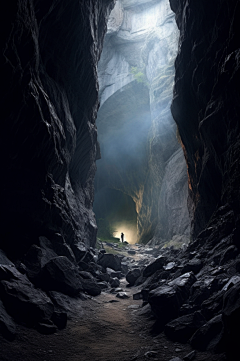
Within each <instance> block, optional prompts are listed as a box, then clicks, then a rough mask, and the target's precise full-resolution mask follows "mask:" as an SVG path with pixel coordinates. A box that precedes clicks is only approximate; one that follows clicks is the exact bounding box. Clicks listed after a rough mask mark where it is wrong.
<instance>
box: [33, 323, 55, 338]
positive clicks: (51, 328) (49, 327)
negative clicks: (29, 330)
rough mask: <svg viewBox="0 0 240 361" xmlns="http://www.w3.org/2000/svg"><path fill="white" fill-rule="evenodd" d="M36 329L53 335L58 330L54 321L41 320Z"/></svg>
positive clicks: (44, 333)
mask: <svg viewBox="0 0 240 361" xmlns="http://www.w3.org/2000/svg"><path fill="white" fill-rule="evenodd" d="M36 330H37V331H38V332H39V333H41V334H43V335H52V334H53V333H55V332H56V331H57V327H56V325H54V323H53V322H52V321H49V322H46V321H45V322H39V323H38V324H37V325H36Z"/></svg>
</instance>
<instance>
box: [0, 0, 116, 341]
mask: <svg viewBox="0 0 240 361" xmlns="http://www.w3.org/2000/svg"><path fill="white" fill-rule="evenodd" d="M114 3H115V1H114V0H98V1H95V0H86V1H78V0H72V1H70V2H66V1H63V0H54V1H49V2H46V1H39V0H13V1H11V2H10V3H6V4H3V3H1V5H0V13H1V17H2V18H1V42H0V47H1V58H0V67H1V94H2V96H1V100H0V101H1V111H2V113H1V135H0V157H1V166H2V172H1V179H0V192H1V193H0V197H1V218H0V298H1V300H2V302H3V305H4V307H5V309H6V311H5V309H4V308H3V307H2V306H1V314H0V328H1V331H2V332H3V334H4V335H5V336H6V337H8V335H10V336H11V335H12V336H13V334H14V327H13V326H12V324H11V321H10V320H11V318H10V316H12V317H13V318H14V320H16V321H17V322H21V323H24V324H25V325H29V326H34V327H37V329H38V330H39V331H41V332H43V333H52V332H55V330H56V326H54V324H53V323H52V321H51V320H50V319H51V317H52V318H53V320H54V319H55V322H56V325H57V326H59V327H63V325H64V324H66V314H65V315H64V316H63V315H58V316H57V315H56V314H54V312H55V311H56V310H55V311H54V305H53V303H52V302H51V300H50V299H49V297H48V296H47V295H46V293H45V292H43V291H42V290H41V289H38V288H35V286H37V287H39V286H41V287H42V288H44V287H45V288H47V289H48V290H49V289H50V290H51V289H55V290H61V291H63V292H65V293H67V294H71V295H73V294H74V295H75V294H76V293H77V292H78V291H79V289H80V287H79V285H81V283H80V277H79V276H78V274H77V273H78V269H77V262H79V261H80V260H81V261H82V263H84V262H85V264H86V268H87V269H88V264H87V263H89V262H91V261H92V260H93V254H92V251H91V250H90V246H94V245H95V242H96V233H97V226H96V222H95V217H94V214H93V211H92V203H93V193H94V188H93V179H94V175H95V169H96V165H95V160H96V158H98V157H99V146H98V142H97V129H96V125H95V119H96V114H97V110H98V105H99V104H98V103H99V101H98V79H97V63H98V60H99V57H100V53H101V50H102V44H103V38H104V35H105V32H106V30H107V18H108V15H109V14H110V11H111V10H112V8H113V6H114ZM1 249H3V250H4V252H5V253H6V254H7V256H8V257H9V258H10V260H11V261H13V263H12V262H11V261H10V260H9V259H8V258H7V257H6V256H5V253H3V252H2V250H1ZM14 264H15V265H16V267H17V268H15V266H14ZM17 269H18V270H19V271H20V272H21V273H20V272H19V271H18V270H17ZM91 269H92V270H93V269H94V267H93V266H92V267H91ZM27 277H28V278H27ZM29 280H31V281H32V282H33V283H34V284H35V286H33V284H32V283H31V282H30V281H29ZM43 281H44V282H43ZM94 285H95V284H94ZM92 286H93V285H89V284H88V285H86V286H85V288H87V287H88V288H89V289H91V288H92ZM95 288H96V289H97V290H95V291H92V289H91V290H90V291H89V292H91V294H93V293H99V292H101V290H100V287H99V286H97V285H96V287H95ZM99 290H100V291H99ZM66 297H67V296H66ZM66 303H67V302H66ZM6 312H7V313H6ZM8 315H10V316H8ZM54 315H55V316H54ZM61 317H62V319H61ZM57 318H59V320H58V319H57Z"/></svg>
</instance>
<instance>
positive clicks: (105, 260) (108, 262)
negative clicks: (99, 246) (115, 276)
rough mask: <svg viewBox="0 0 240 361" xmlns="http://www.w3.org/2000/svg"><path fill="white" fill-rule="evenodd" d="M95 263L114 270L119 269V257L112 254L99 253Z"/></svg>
mask: <svg viewBox="0 0 240 361" xmlns="http://www.w3.org/2000/svg"><path fill="white" fill-rule="evenodd" d="M97 263H98V264H99V265H100V266H102V267H103V268H105V269H106V268H112V269H113V270H114V271H121V259H120V258H119V257H118V256H117V255H114V254H111V253H105V254H99V256H98V261H97Z"/></svg>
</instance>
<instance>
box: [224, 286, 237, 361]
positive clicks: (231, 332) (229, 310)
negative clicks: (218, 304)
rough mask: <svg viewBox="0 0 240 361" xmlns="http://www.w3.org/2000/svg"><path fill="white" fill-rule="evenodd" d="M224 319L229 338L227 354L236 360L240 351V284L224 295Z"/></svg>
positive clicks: (230, 358)
mask: <svg viewBox="0 0 240 361" xmlns="http://www.w3.org/2000/svg"><path fill="white" fill-rule="evenodd" d="M222 317H223V324H224V329H225V331H226V336H227V346H228V347H227V354H228V357H229V360H234V358H235V357H236V354H237V352H238V350H239V333H238V332H236V330H238V329H239V323H240V282H238V283H236V284H235V285H233V286H232V287H231V288H230V289H229V290H228V291H227V292H226V293H225V295H224V298H223V309H222Z"/></svg>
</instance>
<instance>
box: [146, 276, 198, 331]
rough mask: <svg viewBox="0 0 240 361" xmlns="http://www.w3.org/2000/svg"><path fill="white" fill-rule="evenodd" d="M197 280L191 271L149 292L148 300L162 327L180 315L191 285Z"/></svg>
mask: <svg viewBox="0 0 240 361" xmlns="http://www.w3.org/2000/svg"><path fill="white" fill-rule="evenodd" d="M195 281H196V278H195V276H194V275H193V273H192V272H190V273H186V274H184V275H182V276H180V277H178V278H176V279H174V280H172V281H171V282H168V283H167V284H164V285H162V286H160V287H157V288H156V289H154V290H152V291H150V292H149V294H148V302H149V303H150V305H151V308H152V311H153V313H154V314H155V316H156V317H157V318H158V320H159V326H160V327H163V326H164V325H166V323H168V322H169V321H171V320H172V319H174V318H177V317H178V313H179V310H180V307H181V306H182V304H183V303H184V301H185V300H186V299H187V298H188V296H189V290H190V287H191V285H192V284H193V283H194V282H195Z"/></svg>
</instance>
